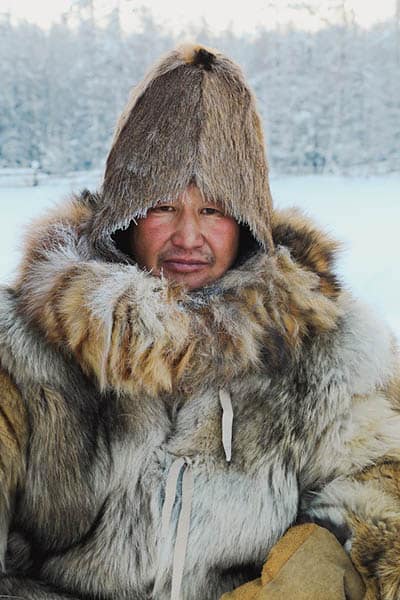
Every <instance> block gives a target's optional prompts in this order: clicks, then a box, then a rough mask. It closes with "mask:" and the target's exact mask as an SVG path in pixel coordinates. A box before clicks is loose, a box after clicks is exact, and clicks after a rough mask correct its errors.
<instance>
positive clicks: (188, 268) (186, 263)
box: [162, 258, 210, 273]
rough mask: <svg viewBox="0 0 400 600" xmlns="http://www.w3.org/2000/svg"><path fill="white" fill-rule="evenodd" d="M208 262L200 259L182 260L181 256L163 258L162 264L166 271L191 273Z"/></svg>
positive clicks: (205, 265) (202, 267)
mask: <svg viewBox="0 0 400 600" xmlns="http://www.w3.org/2000/svg"><path fill="white" fill-rule="evenodd" d="M209 264H210V263H208V262H206V261H200V260H193V259H190V260H184V259H182V258H170V259H168V260H164V261H163V263H162V266H163V267H164V268H165V269H167V270H168V271H175V272H176V273H193V272H194V271H200V270H201V269H204V267H207V266H209Z"/></svg>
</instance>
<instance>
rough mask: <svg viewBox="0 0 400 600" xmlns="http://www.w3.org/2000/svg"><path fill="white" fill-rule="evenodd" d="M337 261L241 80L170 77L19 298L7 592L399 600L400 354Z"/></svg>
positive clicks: (148, 82)
mask: <svg viewBox="0 0 400 600" xmlns="http://www.w3.org/2000/svg"><path fill="white" fill-rule="evenodd" d="M335 250H336V243H335V242H334V241H332V240H331V239H329V238H328V237H327V236H325V235H324V234H323V233H321V232H320V231H319V230H318V229H317V228H316V227H315V226H314V225H313V224H312V223H310V222H309V221H308V220H307V219H305V218H304V217H303V216H302V215H301V214H299V213H298V212H296V211H287V212H283V213H278V212H277V211H273V209H272V202H271V197H270V193H269V186H268V171H267V164H266V160H265V155H264V142H263V136H262V128H261V123H260V119H259V116H258V114H257V111H256V108H255V102H254V99H253V96H252V94H251V92H250V91H249V89H248V87H247V85H246V82H245V81H244V79H243V75H242V74H241V72H240V69H239V68H238V67H237V66H236V65H235V64H234V63H232V62H231V61H230V60H229V59H228V58H227V57H225V56H223V55H221V54H220V53H218V52H215V51H210V50H207V49H206V48H203V47H201V46H186V47H183V48H179V49H177V50H175V51H173V52H171V53H169V54H168V55H167V56H166V57H163V58H162V59H161V60H160V61H159V62H158V63H157V64H156V65H155V66H154V67H153V69H152V70H151V71H150V73H149V74H148V75H147V76H146V78H145V79H144V81H143V82H142V83H141V84H140V85H139V86H138V87H137V88H136V90H135V91H134V94H133V96H132V99H131V101H130V102H129V104H128V106H127V108H126V110H125V112H124V113H123V115H122V117H121V119H120V121H119V124H118V126H117V130H116V134H115V137H114V141H113V144H112V148H111V152H110V155H109V157H108V160H107V166H106V171H105V178H104V183H103V187H102V190H101V192H100V193H99V194H90V193H88V192H86V193H83V194H82V195H80V196H78V197H75V198H73V199H72V200H71V201H69V202H68V203H66V204H65V205H63V206H61V207H60V208H59V209H57V210H55V211H53V213H51V214H49V215H48V216H47V217H46V218H45V219H43V220H42V221H41V222H38V223H37V224H36V225H35V226H34V227H33V228H32V231H31V235H30V237H29V240H28V242H27V248H26V252H25V257H24V260H23V262H22V264H21V267H20V270H19V276H18V279H17V281H16V283H15V285H14V286H13V287H11V288H3V289H2V290H1V293H0V365H1V371H0V377H1V383H2V385H1V403H0V406H1V410H0V419H1V421H0V426H1V429H0V432H1V433H0V444H1V451H0V478H1V479H0V482H1V491H2V493H1V494H0V559H1V564H2V569H3V575H2V578H1V579H0V595H3V596H5V597H7V596H11V597H20V598H21V597H22V598H29V599H31V600H60V599H66V598H75V599H85V600H86V599H94V598H99V599H101V600H108V599H111V598H118V599H123V598H126V599H129V600H143V599H144V598H149V599H150V598H151V599H153V600H167V599H172V600H178V599H179V598H181V599H182V600H218V599H219V598H221V597H222V596H224V600H225V598H226V599H227V598H235V600H239V599H247V600H250V599H253V600H261V599H262V598H296V599H299V598H300V599H301V598H303V599H306V598H307V599H315V600H316V599H317V598H318V599H322V598H324V599H325V600H328V599H330V598H332V600H333V599H334V598H351V599H352V600H355V599H359V598H362V597H363V596H364V591H365V593H366V596H365V597H366V598H368V599H372V598H383V599H386V600H388V599H394V598H398V597H399V583H400V578H399V573H400V567H399V566H398V557H399V550H400V548H399V541H398V539H399V538H398V530H399V523H400V500H399V498H400V497H399V490H398V477H397V474H398V469H399V467H398V465H399V457H400V415H399V400H400V393H399V391H400V383H399V364H398V353H397V348H396V345H395V342H394V339H393V337H392V336H391V334H390V332H388V331H387V328H386V327H385V326H384V325H382V324H381V323H380V322H379V321H377V320H376V319H375V317H374V316H373V315H372V314H371V313H370V312H369V310H368V309H366V308H365V307H364V306H362V305H360V303H358V302H357V301H356V300H355V299H353V298H352V297H351V295H350V294H349V293H348V292H346V291H345V290H343V289H342V287H341V285H340V283H339V282H338V280H337V278H336V276H335V274H334V271H333V261H334V254H335ZM304 522H305V523H306V524H303V525H299V523H304ZM312 522H314V523H319V524H323V525H324V526H325V527H326V528H328V529H330V530H331V531H332V532H333V533H334V534H335V535H336V537H337V538H338V539H339V540H340V542H341V543H342V544H343V545H344V547H345V548H346V549H347V551H348V552H350V555H351V558H352V560H353V562H354V564H355V566H356V568H357V570H358V571H359V573H360V575H361V576H362V580H361V579H360V575H358V574H357V572H356V571H355V570H354V567H353V566H352V563H351V561H350V559H349V558H348V557H347V556H346V555H345V553H344V550H342V548H341V547H340V544H339V542H338V541H336V540H335V537H334V536H333V535H332V533H329V532H328V531H327V530H326V529H325V528H320V527H317V525H315V524H313V523H312ZM294 525H296V526H295V527H292V526H294ZM285 532H287V533H286V534H285ZM267 556H268V557H269V558H268V561H267V562H266V564H265V565H264V563H265V560H266V558H267ZM263 565H264V566H263ZM364 588H365V589H364Z"/></svg>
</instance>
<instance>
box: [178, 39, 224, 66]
mask: <svg viewBox="0 0 400 600" xmlns="http://www.w3.org/2000/svg"><path fill="white" fill-rule="evenodd" d="M178 54H179V56H180V58H181V59H182V60H183V61H184V62H185V63H186V64H189V65H198V66H200V67H204V69H206V70H211V68H212V65H213V64H214V62H215V60H216V58H217V56H216V52H215V50H212V49H211V48H207V47H206V46H203V45H202V44H195V43H190V42H187V43H186V44H183V45H181V46H180V47H179V48H178Z"/></svg>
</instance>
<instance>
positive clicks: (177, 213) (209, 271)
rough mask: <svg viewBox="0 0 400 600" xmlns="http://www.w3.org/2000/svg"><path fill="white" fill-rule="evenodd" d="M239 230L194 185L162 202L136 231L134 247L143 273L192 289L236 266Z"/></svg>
mask: <svg viewBox="0 0 400 600" xmlns="http://www.w3.org/2000/svg"><path fill="white" fill-rule="evenodd" d="M239 231H240V230H239V225H238V224H237V222H236V221H235V220H234V219H233V218H232V217H230V216H228V215H226V214H224V212H223V210H222V209H221V207H219V206H217V205H216V204H214V203H213V202H208V201H207V200H206V201H205V200H204V198H203V196H202V195H201V193H200V191H199V189H198V188H197V187H195V186H190V187H189V188H188V189H187V190H186V191H185V192H184V194H182V195H181V196H179V197H178V198H177V199H176V200H175V201H173V202H163V203H159V204H158V205H157V206H155V207H154V208H151V209H150V210H149V211H148V212H147V215H146V217H145V218H143V219H139V221H138V223H137V225H136V226H134V227H133V228H132V234H131V238H130V247H131V252H132V254H133V256H134V257H135V259H136V261H137V262H138V264H139V265H140V266H141V267H142V268H146V269H147V270H149V271H151V272H152V274H153V275H156V276H160V275H161V274H163V276H164V277H166V278H167V279H170V280H173V281H177V282H180V283H183V284H185V286H186V287H187V289H189V290H193V289H196V288H200V287H203V286H204V285H207V284H209V283H212V282H213V281H215V280H217V279H219V278H220V277H221V276H222V275H223V274H224V273H225V271H227V270H228V269H229V268H230V267H231V266H232V264H233V263H234V261H235V259H236V257H237V253H238V248H239Z"/></svg>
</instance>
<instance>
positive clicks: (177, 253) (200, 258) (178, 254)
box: [157, 250, 215, 265]
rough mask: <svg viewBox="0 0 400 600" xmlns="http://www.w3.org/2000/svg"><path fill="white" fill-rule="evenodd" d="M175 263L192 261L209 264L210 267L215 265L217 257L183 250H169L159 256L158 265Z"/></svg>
mask: <svg viewBox="0 0 400 600" xmlns="http://www.w3.org/2000/svg"><path fill="white" fill-rule="evenodd" d="M171 260H172V261H173V260H181V261H192V262H200V263H207V264H209V265H212V264H214V263H215V257H214V255H213V254H211V253H209V252H207V253H204V252H203V253H200V254H199V253H198V252H196V253H193V252H185V251H181V250H167V251H165V252H162V253H161V254H159V256H158V261H157V262H158V264H159V265H161V264H162V263H164V262H166V261H171Z"/></svg>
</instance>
